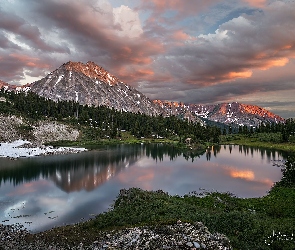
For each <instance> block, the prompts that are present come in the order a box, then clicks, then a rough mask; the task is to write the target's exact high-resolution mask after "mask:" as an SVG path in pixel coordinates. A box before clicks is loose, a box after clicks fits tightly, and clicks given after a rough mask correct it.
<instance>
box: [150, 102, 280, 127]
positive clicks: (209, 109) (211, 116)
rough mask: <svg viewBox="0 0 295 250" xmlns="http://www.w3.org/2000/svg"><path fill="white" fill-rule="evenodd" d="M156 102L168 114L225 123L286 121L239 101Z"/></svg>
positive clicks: (254, 124)
mask: <svg viewBox="0 0 295 250" xmlns="http://www.w3.org/2000/svg"><path fill="white" fill-rule="evenodd" d="M154 103H156V104H158V105H159V106H161V107H162V108H163V109H165V110H166V112H167V113H168V114H173V115H179V114H183V113H185V114H187V113H190V114H191V115H194V116H196V117H199V118H201V119H206V120H210V121H213V122H219V123H224V124H236V125H245V126H253V127H257V126H259V125H260V124H261V123H279V122H284V119H283V118H282V117H280V116H278V115H276V114H274V113H272V112H270V111H268V110H266V109H264V108H261V107H259V106H255V105H248V104H242V103H238V102H232V103H220V104H210V105H201V104H185V103H182V102H171V101H161V100H155V101H154ZM190 120H191V119H190Z"/></svg>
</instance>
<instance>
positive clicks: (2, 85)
mask: <svg viewBox="0 0 295 250" xmlns="http://www.w3.org/2000/svg"><path fill="white" fill-rule="evenodd" d="M4 87H8V83H6V82H3V81H1V80H0V89H2V88H4Z"/></svg>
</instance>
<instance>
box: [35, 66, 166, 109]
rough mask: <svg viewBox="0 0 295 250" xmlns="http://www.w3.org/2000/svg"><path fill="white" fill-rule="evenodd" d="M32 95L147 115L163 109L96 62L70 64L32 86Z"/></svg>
mask: <svg viewBox="0 0 295 250" xmlns="http://www.w3.org/2000/svg"><path fill="white" fill-rule="evenodd" d="M31 91H33V92H35V93H37V94H38V95H40V96H43V97H46V98H50V99H52V100H54V101H58V100H73V101H77V102H79V103H80V104H82V105H86V104H87V105H89V106H92V105H93V106H98V105H105V106H108V107H110V108H114V109H116V110H122V111H129V112H133V113H137V112H139V113H143V114H147V115H159V114H162V113H163V109H162V108H161V107H160V106H158V105H156V104H155V103H153V102H152V101H151V100H150V99H149V98H147V97H146V96H145V95H143V94H142V93H141V92H139V91H137V90H136V89H135V88H133V87H131V86H129V85H127V84H125V83H123V82H121V81H120V80H119V79H118V78H116V77H115V76H113V75H111V74H110V73H109V72H107V71H106V70H105V69H103V68H102V67H100V66H98V65H96V64H95V63H94V62H87V63H86V64H83V63H81V62H67V63H65V64H63V65H61V66H60V67H59V68H58V69H56V70H54V71H53V72H51V73H50V74H48V75H47V76H46V77H44V78H43V79H41V80H39V81H36V82H34V83H32V84H31Z"/></svg>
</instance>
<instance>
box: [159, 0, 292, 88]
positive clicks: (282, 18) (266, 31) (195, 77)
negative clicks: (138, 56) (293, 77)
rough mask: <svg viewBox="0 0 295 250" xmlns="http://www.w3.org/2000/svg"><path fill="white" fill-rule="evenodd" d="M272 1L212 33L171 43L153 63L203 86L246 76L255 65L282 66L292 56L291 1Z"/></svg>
mask: <svg viewBox="0 0 295 250" xmlns="http://www.w3.org/2000/svg"><path fill="white" fill-rule="evenodd" d="M291 5H292V6H290V4H284V3H281V2H276V3H274V4H272V5H270V6H268V7H267V8H265V10H264V12H256V13H254V14H253V15H242V16H239V17H238V18H234V19H232V20H230V21H228V22H226V23H224V24H222V25H220V27H219V29H218V30H216V32H215V33H214V34H207V35H199V36H198V37H197V39H196V40H195V41H187V42H186V43H185V44H184V45H183V46H177V47H171V48H170V50H169V52H168V53H166V54H165V55H163V56H159V58H158V61H157V62H156V65H161V67H165V69H167V70H168V71H169V72H170V73H171V74H172V75H173V76H174V77H175V78H176V79H179V80H180V81H182V82H186V83H191V84H196V85H198V86H205V85H210V84H217V83H221V82H227V81H231V80H234V79H238V78H250V77H251V76H252V71H253V70H255V69H259V70H268V69H270V68H272V67H278V66H285V65H286V64H287V63H288V62H289V58H294V56H295V31H294V29H290V27H292V24H293V23H295V16H294V14H293V9H295V3H292V4H291Z"/></svg>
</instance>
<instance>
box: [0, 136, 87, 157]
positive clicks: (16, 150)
mask: <svg viewBox="0 0 295 250" xmlns="http://www.w3.org/2000/svg"><path fill="white" fill-rule="evenodd" d="M86 150H87V149H85V148H71V147H59V148H54V147H52V146H44V145H40V146H37V145H35V144H34V143H31V142H29V141H24V140H16V141H13V142H1V143H0V157H6V158H9V159H12V160H15V159H18V158H21V157H34V156H45V155H56V154H73V153H79V152H83V151H86Z"/></svg>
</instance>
